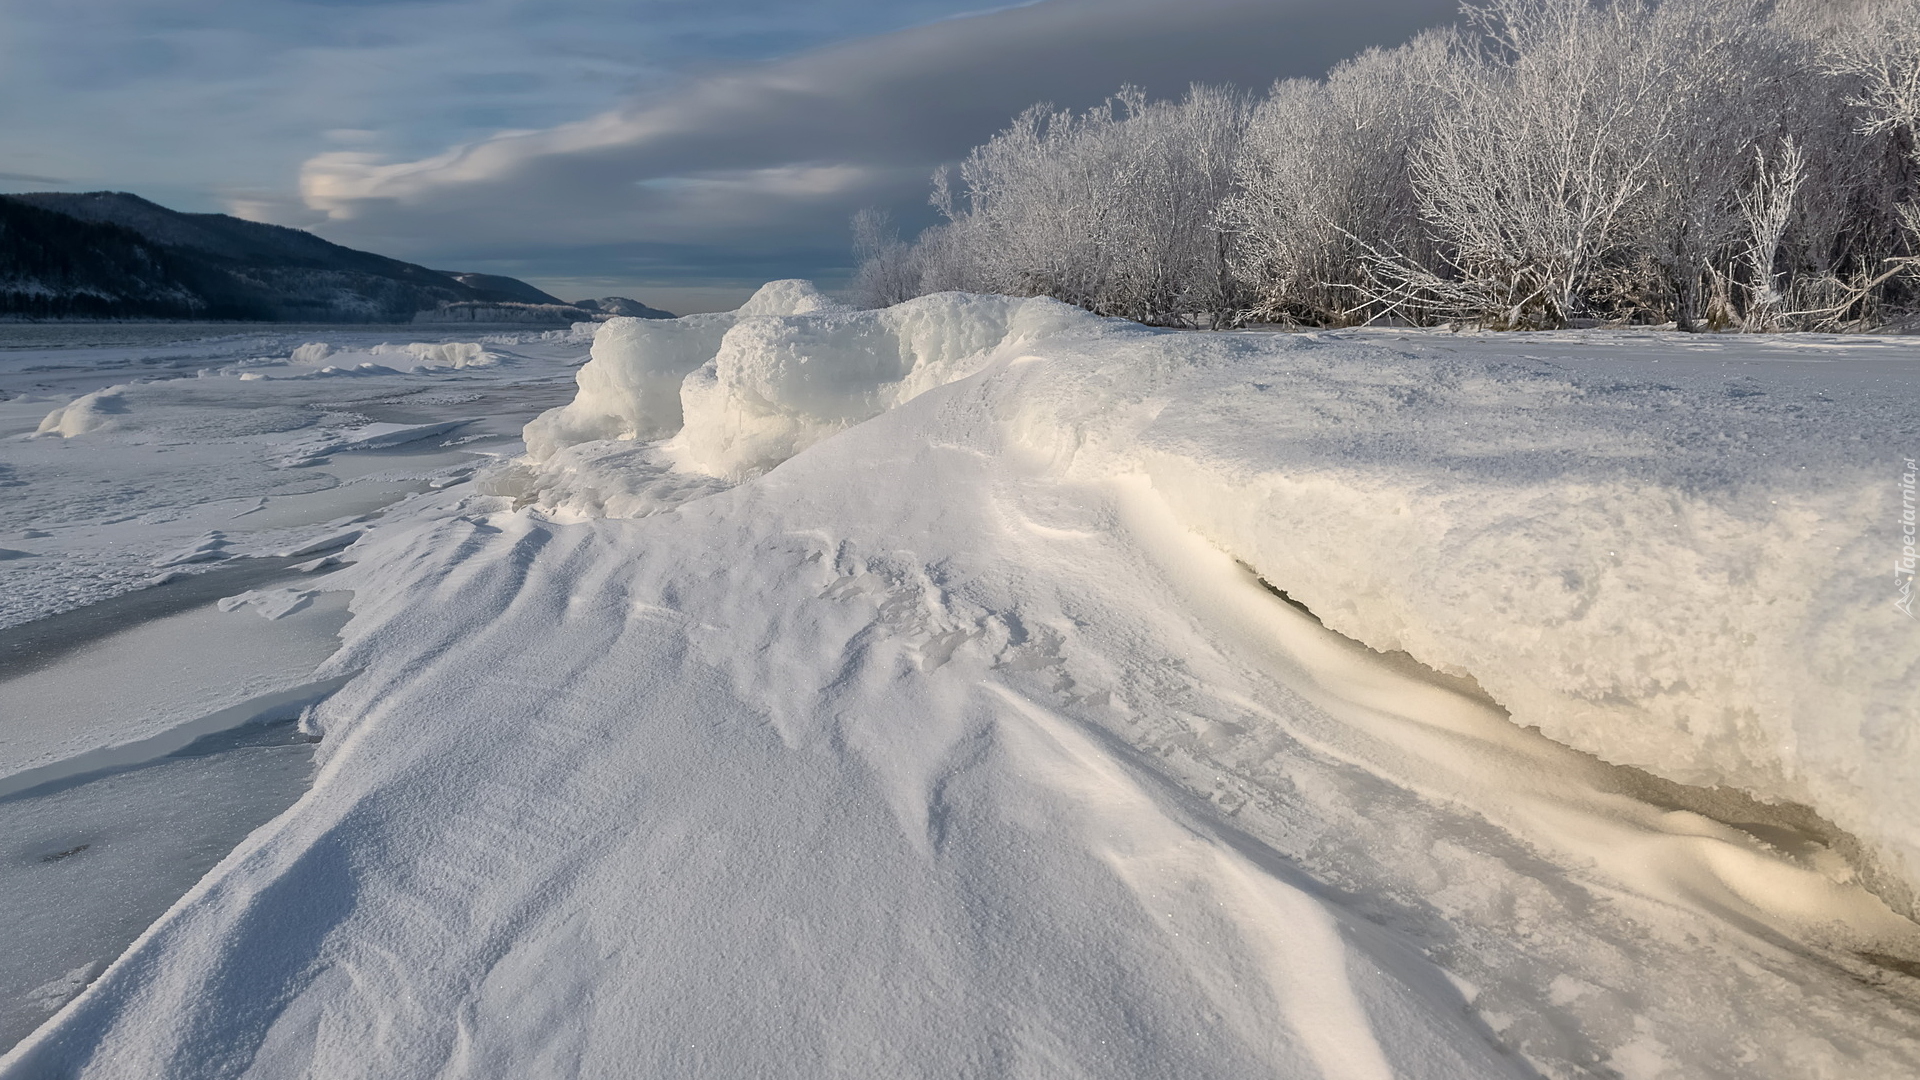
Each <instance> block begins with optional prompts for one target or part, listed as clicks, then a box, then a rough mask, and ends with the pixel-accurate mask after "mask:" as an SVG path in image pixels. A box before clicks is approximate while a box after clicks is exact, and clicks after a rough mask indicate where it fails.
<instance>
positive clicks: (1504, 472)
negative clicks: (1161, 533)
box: [528, 294, 1920, 910]
mask: <svg viewBox="0 0 1920 1080" xmlns="http://www.w3.org/2000/svg"><path fill="white" fill-rule="evenodd" d="M757 299H758V298H756V300H757ZM745 310H746V309H743V312H742V313H736V314H735V315H734V316H733V317H731V318H728V317H724V316H722V317H707V318H709V319H711V320H712V321H711V322H705V323H691V322H689V320H684V319H683V320H678V321H677V322H676V323H663V322H648V323H640V322H637V321H635V322H633V323H632V324H631V325H630V327H622V326H614V325H613V324H609V326H610V327H612V328H611V329H610V330H603V331H602V334H603V335H606V337H605V338H604V340H605V341H606V347H605V348H603V347H602V345H601V343H600V342H599V341H596V343H595V348H594V361H593V363H591V364H589V365H588V366H587V367H586V368H584V369H582V371H581V372H580V384H581V393H580V396H579V398H578V399H576V401H575V402H574V404H573V405H570V406H568V407H567V408H566V409H563V410H556V412H555V413H549V414H548V415H547V416H545V417H542V418H541V420H540V421H537V422H536V424H534V425H532V426H530V428H529V430H528V445H529V448H530V450H531V451H532V453H533V456H534V457H535V458H536V459H539V458H541V457H543V456H550V455H552V454H553V453H554V452H555V450H557V449H558V448H559V447H560V446H562V445H566V444H568V443H570V442H579V441H585V440H586V439H588V438H610V437H618V438H636V437H642V436H654V437H658V436H664V435H668V434H671V433H672V432H673V430H674V427H675V426H676V424H677V423H678V422H679V421H680V419H681V418H682V417H684V421H685V423H684V427H683V428H682V430H680V431H679V433H678V435H677V437H676V438H675V439H673V440H672V441H671V442H669V443H667V444H666V445H665V447H664V449H665V450H666V451H667V452H668V453H669V454H670V455H672V456H673V458H674V459H675V460H676V461H677V463H678V465H679V467H680V468H681V469H683V470H686V471H689V472H694V473H702V474H707V475H711V476H718V477H733V478H739V477H742V476H746V475H750V474H752V473H755V472H759V471H763V470H765V469H767V468H770V467H772V466H773V465H775V464H777V463H779V462H780V461H781V460H784V459H786V458H788V457H790V456H792V455H793V454H795V453H798V452H799V451H801V450H802V449H804V448H805V447H807V446H809V445H811V444H813V443H816V442H818V441H820V440H821V439H823V438H826V437H827V436H829V435H831V434H833V433H834V432H836V431H839V430H841V429H844V428H846V427H848V426H849V425H852V424H855V423H858V422H859V421H861V420H863V419H865V418H867V417H869V416H872V415H874V414H876V413H878V412H881V411H883V410H886V409H888V408H891V407H893V406H895V405H898V404H899V403H900V402H902V401H905V400H907V399H909V398H911V397H913V396H915V395H916V394H919V393H921V392H923V391H925V390H926V389H928V388H930V387H932V386H936V385H940V384H942V383H946V382H950V381H952V380H954V379H957V378H962V377H965V376H967V375H969V374H972V373H973V372H975V371H977V370H980V369H981V368H983V367H988V366H989V365H991V366H992V372H993V374H992V375H991V382H992V383H993V384H996V385H1006V384H1017V386H1018V390H1017V391H1014V390H1001V391H999V392H998V393H997V394H996V395H995V400H996V401H997V402H999V404H998V405H997V406H996V408H997V422H999V423H1002V424H1004V425H1006V427H1007V430H1008V431H1009V432H1010V434H1011V436H1012V438H1013V439H1014V440H1015V442H1016V444H1018V445H1020V446H1022V447H1024V448H1025V450H1026V451H1027V452H1029V453H1032V454H1034V455H1036V456H1038V457H1039V458H1040V459H1042V460H1045V461H1050V462H1053V463H1054V467H1055V468H1056V469H1058V470H1060V471H1062V472H1063V473H1066V474H1069V475H1073V476H1076V477H1082V478H1088V479H1112V478H1117V477H1121V476H1127V475H1145V476H1147V477H1149V478H1151V481H1152V483H1153V486H1154V488H1155V489H1156V490H1157V491H1158V492H1159V493H1160V494H1161V496H1162V497H1163V498H1164V499H1165V500H1166V502H1167V503H1168V505H1169V506H1170V507H1172V509H1173V510H1174V511H1175V512H1176V513H1177V514H1178V515H1179V516H1180V517H1181V519H1182V520H1183V521H1184V522H1185V523H1186V524H1187V525H1188V526H1190V527H1191V528H1193V529H1195V530H1197V531H1199V532H1200V533H1202V534H1203V535H1205V536H1207V537H1208V538H1209V539H1211V540H1212V541H1213V542H1215V543H1216V544H1218V545H1219V546H1221V547H1222V548H1224V549H1226V550H1227V551H1228V552H1230V553H1231V554H1233V555H1234V556H1235V557H1236V558H1238V559H1240V560H1241V561H1243V562H1245V563H1246V564H1247V565H1249V566H1251V567H1253V568H1254V569H1255V570H1256V571H1257V572H1258V573H1259V574H1260V575H1261V576H1262V577H1263V578H1265V579H1266V580H1267V581H1269V582H1271V583H1273V584H1274V585H1275V586H1277V587H1279V588H1281V589H1283V590H1285V591H1286V592H1287V593H1288V594H1289V595H1291V596H1292V597H1294V598H1295V599H1297V600H1299V601H1300V602H1302V603H1304V604H1306V605H1307V606H1308V607H1310V608H1311V609H1312V610H1313V611H1314V612H1315V613H1316V614H1317V615H1319V616H1320V617H1321V618H1322V619H1324V620H1325V621H1326V623H1327V625H1328V626H1330V627H1332V628H1333V629H1335V630H1338V631H1339V632H1341V633H1343V634H1346V635H1348V636H1350V637H1353V638H1355V639H1357V640H1360V641H1362V642H1364V643H1366V644H1367V645H1369V646H1371V647H1373V648H1375V649H1379V650H1383V651H1392V650H1401V651H1405V652H1407V653H1410V654H1412V655H1413V656H1414V657H1416V658H1417V659H1419V660H1420V661H1422V662H1424V663H1426V664H1428V665H1430V666H1433V667H1435V668H1438V669H1440V670H1442V671H1444V672H1448V673H1453V674H1459V675H1466V676H1471V677H1472V678H1474V679H1476V680H1478V682H1479V683H1480V685H1481V686H1482V687H1483V688H1484V689H1485V690H1486V691H1487V692H1488V693H1490V694H1491V695H1492V696H1493V697H1495V698H1496V699H1498V700H1499V701H1500V702H1501V703H1502V704H1504V705H1505V706H1506V707H1507V708H1508V709H1510V710H1511V711H1512V714H1513V718H1514V721H1515V722H1516V723H1518V724H1521V725H1523V726H1530V727H1538V728H1539V729H1540V730H1541V731H1543V732H1544V733H1546V734H1547V735H1548V736H1549V737H1551V738H1554V739H1556V740H1558V741H1561V742H1563V743H1566V744H1568V745H1571V746H1574V747H1577V748H1579V749H1582V750H1586V751H1588V752H1591V753H1594V754H1597V755H1599V756H1601V757H1602V758H1604V759H1606V760H1608V761H1611V762H1614V763H1617V764H1627V765H1633V766H1637V767H1641V768H1644V769H1647V770H1649V771H1651V772H1653V773H1655V774H1657V775H1659V776H1662V777H1665V778H1667V779H1670V780H1674V781H1678V782H1681V783H1685V784H1691V785H1700V786H1706V787H1713V786H1728V787H1734V788H1739V789H1742V790H1744V791H1748V792H1751V793H1754V794H1756V795H1758V796H1760V797H1761V798H1763V799H1768V800H1785V801H1791V802H1795V803H1800V804H1804V805H1808V806H1811V807H1814V808H1815V809H1817V810H1818V811H1819V812H1820V813H1821V814H1823V815H1825V816H1827V817H1828V818H1830V819H1831V820H1832V821H1834V822H1835V823H1837V824H1838V825H1839V826H1840V827H1841V828H1843V829H1845V830H1847V831H1849V832H1851V833H1852V834H1854V835H1855V836H1856V837H1858V838H1860V839H1861V840H1862V841H1863V842H1864V843H1865V844H1866V846H1867V848H1868V849H1870V857H1869V858H1868V860H1867V861H1868V862H1870V863H1875V864H1877V865H1878V870H1877V871H1874V872H1876V873H1878V874H1880V875H1881V877H1882V880H1880V881H1879V883H1878V885H1879V887H1880V888H1881V889H1882V891H1883V892H1885V893H1887V894H1888V895H1889V896H1890V897H1891V898H1892V899H1894V901H1895V902H1896V903H1898V904H1901V905H1903V906H1905V907H1907V909H1908V910H1911V908H1912V903H1913V896H1912V889H1913V887H1914V885H1915V884H1916V883H1920V739H1916V738H1914V737H1913V735H1912V725H1913V720H1914V717H1915V714H1916V712H1920V697H1917V696H1916V695H1920V633H1916V632H1915V627H1914V626H1913V625H1912V624H1911V623H1910V622H1909V621H1908V620H1907V618H1906V617H1905V616H1904V615H1902V614H1901V613H1900V612H1898V611H1897V610H1896V609H1895V608H1894V606H1893V600H1894V599H1895V594H1894V589H1893V584H1892V579H1891V578H1890V577H1889V574H1888V572H1887V571H1888V563H1889V560H1891V559H1893V558H1894V557H1895V556H1897V555H1898V553H1899V552H1898V545H1893V546H1889V544H1890V541H1889V539H1888V537H1889V535H1890V534H1889V532H1888V530H1889V528H1890V527H1892V526H1891V525H1890V523H1892V522H1895V521H1896V520H1897V519H1898V515H1899V513H1900V507H1899V493H1898V484H1899V479H1900V474H1901V464H1900V463H1901V460H1903V459H1900V458H1899V457H1898V456H1897V455H1895V456H1893V457H1888V456H1887V455H1888V454H1889V453H1892V452H1893V451H1891V450H1882V448H1894V447H1901V446H1917V445H1920V434H1917V433H1916V432H1915V431H1914V430H1913V429H1914V427H1915V423H1914V421H1913V419H1912V414H1911V411H1910V409H1909V408H1908V406H1907V405H1904V404H1901V403H1900V402H1888V401H1886V400H1884V399H1882V398H1876V396H1875V392H1869V391H1867V390H1865V389H1862V390H1861V391H1860V392H1858V393H1843V392H1841V391H1839V390H1833V389H1831V388H1830V387H1828V386H1827V385H1826V383H1825V382H1823V383H1822V385H1820V386H1804V387H1803V386H1797V385H1795V384H1792V383H1788V384H1786V385H1781V386H1774V385H1771V384H1762V383H1756V382H1755V381H1754V379H1753V378H1752V377H1751V376H1746V375H1742V376H1740V377H1737V378H1734V379H1732V380H1731V381H1730V380H1729V379H1728V378H1727V376H1726V375H1725V374H1724V373H1718V372H1716V373H1713V374H1711V375H1710V376H1707V377H1705V378H1695V379H1694V381H1693V384H1692V385H1688V384H1686V383H1685V380H1681V383H1680V384H1678V385H1676V384H1675V383H1674V382H1672V381H1669V379H1670V378H1671V377H1672V376H1675V375H1684V374H1685V372H1684V371H1678V370H1676V369H1673V368H1667V369H1664V370H1663V371H1662V381H1659V382H1654V381H1650V380H1648V379H1646V378H1645V377H1634V376H1629V377H1627V378H1622V377H1621V375H1620V373H1619V372H1618V371H1612V370H1608V371H1602V370H1598V369H1594V370H1585V369H1583V368H1581V367H1579V366H1577V365H1568V364H1550V363H1542V362H1538V361H1527V360H1517V361H1503V360H1495V359H1485V358H1481V357H1478V356H1474V355H1472V350H1473V347H1472V346H1471V344H1468V345H1458V346H1456V345H1448V346H1447V347H1446V348H1445V349H1439V348H1425V347H1423V346H1422V345H1421V344H1418V343H1417V342H1419V341H1421V340H1422V339H1420V338H1419V337H1417V336H1416V337H1410V338H1408V339H1407V340H1408V341H1413V342H1416V344H1415V345H1414V347H1413V348H1412V349H1408V348H1407V347H1406V346H1405V345H1404V344H1400V343H1396V347H1393V348H1389V347H1386V345H1385V343H1384V342H1385V339H1380V338H1377V337H1376V338H1367V337H1366V336H1364V335H1360V336H1355V335H1345V336H1342V335H1337V334H1335V335H1291V336H1283V335H1181V334H1166V333H1160V332H1154V331H1148V330H1144V329H1137V328H1132V327H1129V326H1125V325H1121V324H1116V323H1111V322H1107V321H1104V320H1098V319H1094V318H1092V317H1091V316H1087V315H1085V314H1083V313H1080V312H1077V311H1074V310H1072V309H1068V308H1065V307H1063V306H1061V305H1058V304H1054V303H1053V302H1051V301H1046V300H1014V299H1009V298H1004V297H982V296H966V295H960V294H946V295H940V296H931V297H923V298H921V299H919V300H915V301H911V302H909V303H906V304H902V305H899V306H898V307H895V308H891V309H888V310H885V311H848V310H844V309H838V310H836V309H826V310H820V311H816V312H814V313H811V314H801V315H782V316H773V317H759V318H752V317H747V316H746V315H745ZM1425 340H1427V341H1428V342H1432V341H1435V340H1438V339H1432V338H1428V339H1425ZM1376 342H1379V343H1376ZM1755 347H1759V346H1755ZM1795 347H1796V348H1803V349H1804V348H1806V347H1809V346H1808V345H1807V343H1801V344H1799V345H1796V346H1795ZM709 348H710V349H712V355H711V358H710V359H705V360H704V361H703V362H700V363H697V364H696V360H699V359H701V357H700V354H701V353H703V352H705V351H706V350H708V349H709ZM1634 348H1635V346H1634V345H1633V344H1632V343H1631V342H1630V341H1628V342H1623V344H1622V345H1621V348H1620V350H1619V351H1618V352H1617V353H1616V355H1629V356H1630V355H1632V354H1633V349H1634ZM1456 354H1457V355H1456ZM1034 359H1042V360H1045V361H1046V363H1042V364H1032V365H1028V364H1026V363H1024V361H1028V360H1034ZM1029 367H1031V370H1028V368H1029ZM1828 381H1830V380H1828ZM676 385H677V387H678V390H679V394H678V398H677V399H676V398H675V397H674V396H672V395H671V394H670V393H669V390H670V389H671V388H673V387H675V386H676ZM587 417H599V418H603V419H600V420H597V421H592V422H589V421H588V420H587V419H585V418H587ZM547 482H548V484H549V485H550V486H552V487H554V488H555V489H559V488H567V487H569V486H571V487H572V488H574V489H578V488H580V487H581V486H582V483H581V482H580V481H578V480H577V479H576V480H572V481H560V480H555V479H553V478H549V479H548V481H547ZM534 486H535V487H538V486H539V485H538V484H535V485H534Z"/></svg>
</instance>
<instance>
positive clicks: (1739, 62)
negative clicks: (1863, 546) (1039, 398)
mask: <svg viewBox="0 0 1920 1080" xmlns="http://www.w3.org/2000/svg"><path fill="white" fill-rule="evenodd" d="M1463 10H1464V11H1465V18H1464V20H1463V23H1462V25H1461V26H1460V27H1457V28H1454V29H1449V30H1443V31H1434V32H1429V33H1426V34H1423V35H1421V36H1420V37H1418V38H1416V39H1415V40H1414V41H1412V42H1410V43H1408V44H1407V45H1405V46H1402V47H1400V48H1397V49H1377V50H1370V51H1368V52H1366V53H1364V54H1362V55H1360V56H1358V57H1355V58H1354V59H1352V60H1349V61H1347V62H1346V63H1343V64H1341V65H1339V66H1338V67H1336V68H1335V69H1334V70H1333V71H1332V72H1330V73H1329V75H1328V76H1327V78H1325V79H1320V80H1304V79H1294V80H1285V81H1282V82H1280V83H1277V84H1275V85H1274V86H1273V87H1272V88H1271V90H1269V91H1268V93H1267V94H1266V95H1265V96H1264V98H1262V99H1260V100H1259V101H1257V102H1251V103H1250V102H1248V101H1247V100H1245V99H1244V98H1242V97H1241V96H1240V95H1239V94H1238V93H1237V92H1235V91H1231V90H1223V89H1209V88H1203V87H1195V88H1194V89H1193V90H1191V91H1190V92H1189V93H1188V94H1187V96H1186V97H1185V98H1184V99H1182V100H1179V101H1171V102H1169V101H1160V102H1155V101H1150V100H1148V98H1147V97H1146V95H1144V94H1143V93H1141V92H1140V91H1138V90H1135V89H1131V88H1127V89H1123V90H1122V91H1121V92H1120V93H1119V94H1117V95H1115V96H1114V97H1113V98H1111V99H1109V100H1108V101H1107V102H1105V103H1104V104H1102V105H1100V106H1098V107H1096V108H1093V109H1090V110H1087V111H1085V112H1080V113H1075V112H1072V111H1056V110H1054V109H1052V108H1051V107H1048V106H1035V107H1034V108H1032V109H1029V110H1028V111H1027V112H1025V113H1023V114H1021V115H1020V116H1019V117H1017V118H1016V119H1015V120H1014V122H1013V124H1012V125H1011V126H1009V127H1008V128H1007V129H1006V130H1005V131H1003V132H1001V133H1000V134H998V135H996V136H995V137H994V138H993V139H991V140H989V141H988V142H987V143H986V144H984V145H982V146H980V147H977V148H975V149H974V151H973V152H972V153H971V154H969V155H968V157H967V158H966V160H965V161H963V162H962V163H961V164H960V166H959V168H958V170H957V171H952V170H943V171H942V172H941V173H940V174H938V175H937V177H936V182H935V188H934V196H933V201H934V203H935V205H936V206H938V207H940V209H941V210H942V212H943V214H944V215H945V218H946V220H945V222H944V223H943V224H942V225H940V226H937V227H935V228H933V229H929V230H927V231H925V232H923V233H922V234H921V236H920V237H919V238H917V239H916V240H915V241H914V242H913V243H912V244H910V245H909V244H902V243H899V242H897V241H893V240H887V239H874V238H873V237H874V236H877V235H879V234H877V233H874V232H873V228H872V225H873V223H872V222H868V224H867V225H866V226H863V228H865V229H866V232H865V233H863V236H866V237H867V239H864V240H862V241H861V245H862V249H861V250H862V253H861V264H862V270H861V277H860V288H861V289H862V290H863V291H864V292H865V294H866V295H867V297H868V299H869V301H870V302H875V303H878V302H882V301H883V300H885V299H888V298H894V297H900V296H903V295H906V294H909V293H913V292H926V291H932V290H935V289H945V288H964V289H975V290H983V291H995V292H1007V293H1016V294H1023V295H1031V294H1046V295H1050V296H1055V297H1058V298H1060V299H1062V300H1066V301H1068V302H1070V303H1075V304H1079V305H1081V306H1084V307H1086V308H1088V309H1090V310H1093V311H1097V312H1102V313H1105V314H1112V315H1123V316H1126V317H1129V318H1134V319H1139V320H1142V321H1146V322H1156V323H1165V324H1171V325H1213V326H1222V325H1232V324H1235V323H1238V322H1241V321H1244V320H1247V319H1258V320H1268V321H1279V322H1291V323H1300V324H1317V325H1346V324H1351V323H1355V322H1365V321H1377V320H1381V319H1391V320H1404V321H1411V322H1421V323H1424V322H1432V321H1436V320H1441V319H1449V320H1467V321H1473V322H1478V323H1480V324H1482V325H1490V326H1505V327H1528V326H1559V325H1565V324H1567V323H1568V322H1570V321H1574V320H1581V319H1592V320H1615V321H1634V322H1643V323H1662V322H1671V323H1673V324H1674V325H1676V326H1678V327H1681V328H1683V329H1693V328H1697V327H1707V328H1719V327H1729V326H1736V325H1744V326H1746V327H1747V328H1749V329H1762V328H1790V327H1821V328H1829V329H1831V328H1840V327H1844V326H1850V325H1862V324H1865V323H1867V322H1869V321H1871V320H1874V319H1884V318H1886V317H1889V316H1890V315H1892V314H1894V313H1896V312H1898V311H1902V310H1906V309H1909V308H1911V307H1912V306H1913V305H1914V301H1915V300H1916V299H1920V288H1916V275H1915V273H1914V271H1915V270H1916V269H1920V258H1917V257H1916V256H1920V202H1917V201H1916V198H1917V197H1920V190H1916V189H1920V183H1917V182H1916V181H1917V180H1920V153H1916V147H1917V146H1920V0H1480V2H1477V3H1472V4H1469V5H1468V6H1467V7H1466V8H1465V9H1463Z"/></svg>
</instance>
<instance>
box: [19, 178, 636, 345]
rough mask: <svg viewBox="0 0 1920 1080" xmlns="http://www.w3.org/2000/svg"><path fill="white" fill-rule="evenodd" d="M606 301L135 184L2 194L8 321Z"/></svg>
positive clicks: (284, 318)
mask: <svg viewBox="0 0 1920 1080" xmlns="http://www.w3.org/2000/svg"><path fill="white" fill-rule="evenodd" d="M598 310H600V309H599V308H598V307H597V306H595V305H591V304H590V305H585V306H576V305H573V304H568V303H566V302H565V301H562V300H560V299H558V298H556V297H553V296H550V295H548V294H546V293H544V292H541V291H540V290H539V289H536V288H534V287H533V286H531V285H528V284H527V283H526V282H524V281H519V280H516V279H514V278H509V277H499V276H494V275H488V274H463V273H449V272H444V271H439V270H430V269H428V268H426V267H424V266H418V265H415V264H413V263H408V262H401V261H400V260H398V259H389V258H387V257H385V256H382V255H374V254H371V253H369V252H365V251H355V250H354V249H352V248H347V247H342V246H340V245H339V244H334V243H329V242H328V241H326V240H322V239H320V238H319V237H317V236H314V235H313V234H312V233H307V232H302V231H300V230H298V229H288V228H283V227H281V226H278V225H263V224H260V223H258V222H252V221H244V220H241V219H240V218H235V217H229V216H228V215H225V214H183V213H179V212H177V211H174V210H169V209H167V208H166V207H164V206H160V205H158V204H156V203H152V202H148V201H147V200H145V199H142V198H140V197H139V196H137V195H130V194H127V193H125V192H107V191H101V192H90V193H87V194H66V193H52V192H46V193H36V194H27V195H9V196H0V318H3V317H8V316H12V317H16V318H22V317H24V318H54V319H59V318H74V319H250V320H263V321H269V322H409V321H412V320H413V319H414V318H415V316H416V315H419V314H421V313H427V317H430V318H431V317H442V316H446V315H448V314H449V313H451V317H454V318H474V317H475V314H474V313H476V312H478V313H484V314H485V316H486V321H533V322H559V323H564V322H567V321H569V320H570V319H580V320H586V319H591V318H593V317H594V315H595V313H596V312H597V311H598ZM662 314H664V313H662Z"/></svg>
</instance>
